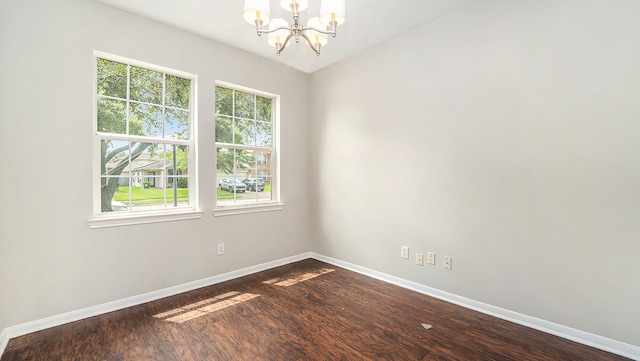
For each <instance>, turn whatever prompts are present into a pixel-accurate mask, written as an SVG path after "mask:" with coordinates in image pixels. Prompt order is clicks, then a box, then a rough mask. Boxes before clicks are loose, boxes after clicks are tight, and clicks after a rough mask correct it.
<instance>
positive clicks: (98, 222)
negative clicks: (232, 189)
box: [88, 210, 203, 229]
mask: <svg viewBox="0 0 640 361" xmlns="http://www.w3.org/2000/svg"><path fill="white" fill-rule="evenodd" d="M202 214H203V212H201V211H195V210H182V211H176V212H162V213H160V212H155V213H133V214H132V213H127V214H122V215H120V214H118V215H111V214H109V215H100V216H95V217H93V218H91V219H89V221H88V223H89V228H92V229H93V228H106V227H119V226H131V225H136V224H147V223H158V222H172V221H183V220H188V219H200V218H202Z"/></svg>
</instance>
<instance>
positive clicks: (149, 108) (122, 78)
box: [90, 52, 197, 225]
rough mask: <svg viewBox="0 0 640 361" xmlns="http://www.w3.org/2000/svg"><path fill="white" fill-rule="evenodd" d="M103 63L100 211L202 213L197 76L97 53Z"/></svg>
mask: <svg viewBox="0 0 640 361" xmlns="http://www.w3.org/2000/svg"><path fill="white" fill-rule="evenodd" d="M96 64H97V66H96V70H97V72H96V74H97V76H96V103H95V106H96V108H95V109H96V112H95V114H96V117H95V130H96V131H95V144H96V152H95V154H96V155H95V160H94V161H95V162H96V167H95V168H94V169H95V172H96V177H95V179H96V180H95V184H94V214H95V215H96V216H98V217H100V216H109V217H114V216H118V217H127V216H139V215H141V214H145V213H146V214H156V215H157V214H159V213H170V212H176V211H185V210H195V209H196V203H197V202H196V200H197V197H196V194H195V187H194V186H193V185H194V183H195V179H194V178H192V177H193V176H192V174H194V172H193V169H192V168H193V164H195V163H194V162H193V150H194V149H195V148H194V147H195V139H193V128H194V119H193V111H192V109H193V108H194V105H193V104H194V98H195V97H194V96H193V93H194V91H195V85H194V82H195V81H194V80H195V76H193V75H190V74H186V73H183V72H179V71H173V70H169V69H165V68H161V67H157V66H153V65H150V64H145V63H141V62H136V61H132V60H129V59H124V58H120V57H115V56H109V55H106V54H101V53H97V52H96ZM98 172H99V173H98ZM90 225H91V222H90Z"/></svg>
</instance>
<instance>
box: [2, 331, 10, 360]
mask: <svg viewBox="0 0 640 361" xmlns="http://www.w3.org/2000/svg"><path fill="white" fill-rule="evenodd" d="M7 333H8V332H7V329H6V328H5V329H3V330H2V332H0V357H2V354H3V353H4V349H5V348H6V347H7V343H9V336H8V335H7Z"/></svg>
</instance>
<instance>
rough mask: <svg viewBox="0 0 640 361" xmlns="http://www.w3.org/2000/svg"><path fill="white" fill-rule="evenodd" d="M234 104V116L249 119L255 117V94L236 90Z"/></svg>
mask: <svg viewBox="0 0 640 361" xmlns="http://www.w3.org/2000/svg"><path fill="white" fill-rule="evenodd" d="M234 104H235V114H234V116H236V117H241V118H249V119H254V118H255V116H254V110H255V95H253V94H248V93H243V92H239V91H236V92H235V102H234Z"/></svg>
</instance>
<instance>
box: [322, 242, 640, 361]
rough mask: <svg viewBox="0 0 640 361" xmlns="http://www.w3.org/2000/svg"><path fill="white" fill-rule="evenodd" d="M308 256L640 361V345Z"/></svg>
mask: <svg viewBox="0 0 640 361" xmlns="http://www.w3.org/2000/svg"><path fill="white" fill-rule="evenodd" d="M311 257H312V258H314V259H317V260H319V261H322V262H326V263H329V264H332V265H335V266H338V267H342V268H345V269H348V270H350V271H354V272H357V273H360V274H363V275H365V276H369V277H372V278H375V279H378V280H381V281H384V282H387V283H391V284H394V285H397V286H400V287H403V288H407V289H410V290H412V291H416V292H419V293H422V294H425V295H428V296H432V297H435V298H438V299H441V300H443V301H447V302H451V303H454V304H456V305H459V306H462V307H465V308H469V309H472V310H475V311H478V312H482V313H485V314H488V315H491V316H494V317H498V318H501V319H503V320H507V321H511V322H514V323H517V324H520V325H523V326H527V327H530V328H533V329H536V330H539V331H542V332H546V333H549V334H552V335H555V336H558V337H562V338H566V339H568V340H571V341H575V342H578V343H581V344H583V345H587V346H590V347H594V348H597V349H600V350H603V351H607V352H611V353H614V354H616V355H620V356H624V357H628V358H630V359H632V360H640V347H637V346H633V345H630V344H627V343H624V342H620V341H616V340H612V339H609V338H606V337H602V336H598V335H594V334H592V333H588V332H584V331H580V330H576V329H573V328H570V327H566V326H562V325H559V324H557V323H553V322H549V321H545V320H541V319H539V318H535V317H531V316H527V315H523V314H521V313H517V312H513V311H509V310H506V309H504V308H500V307H495V306H492V305H488V304H486V303H482V302H478V301H474V300H472V299H469V298H465V297H461V296H458V295H455V294H453V293H448V292H444V291H441V290H438V289H435V288H431V287H428V286H425V285H423V284H420V283H416V282H412V281H407V280H405V279H402V278H399V277H395V276H392V275H389V274H386V273H382V272H378V271H374V270H372V269H369V268H365V267H361V266H358V265H355V264H352V263H348V262H344V261H341V260H338V259H335V258H331V257H327V256H323V255H320V254H317V253H312V255H311Z"/></svg>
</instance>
